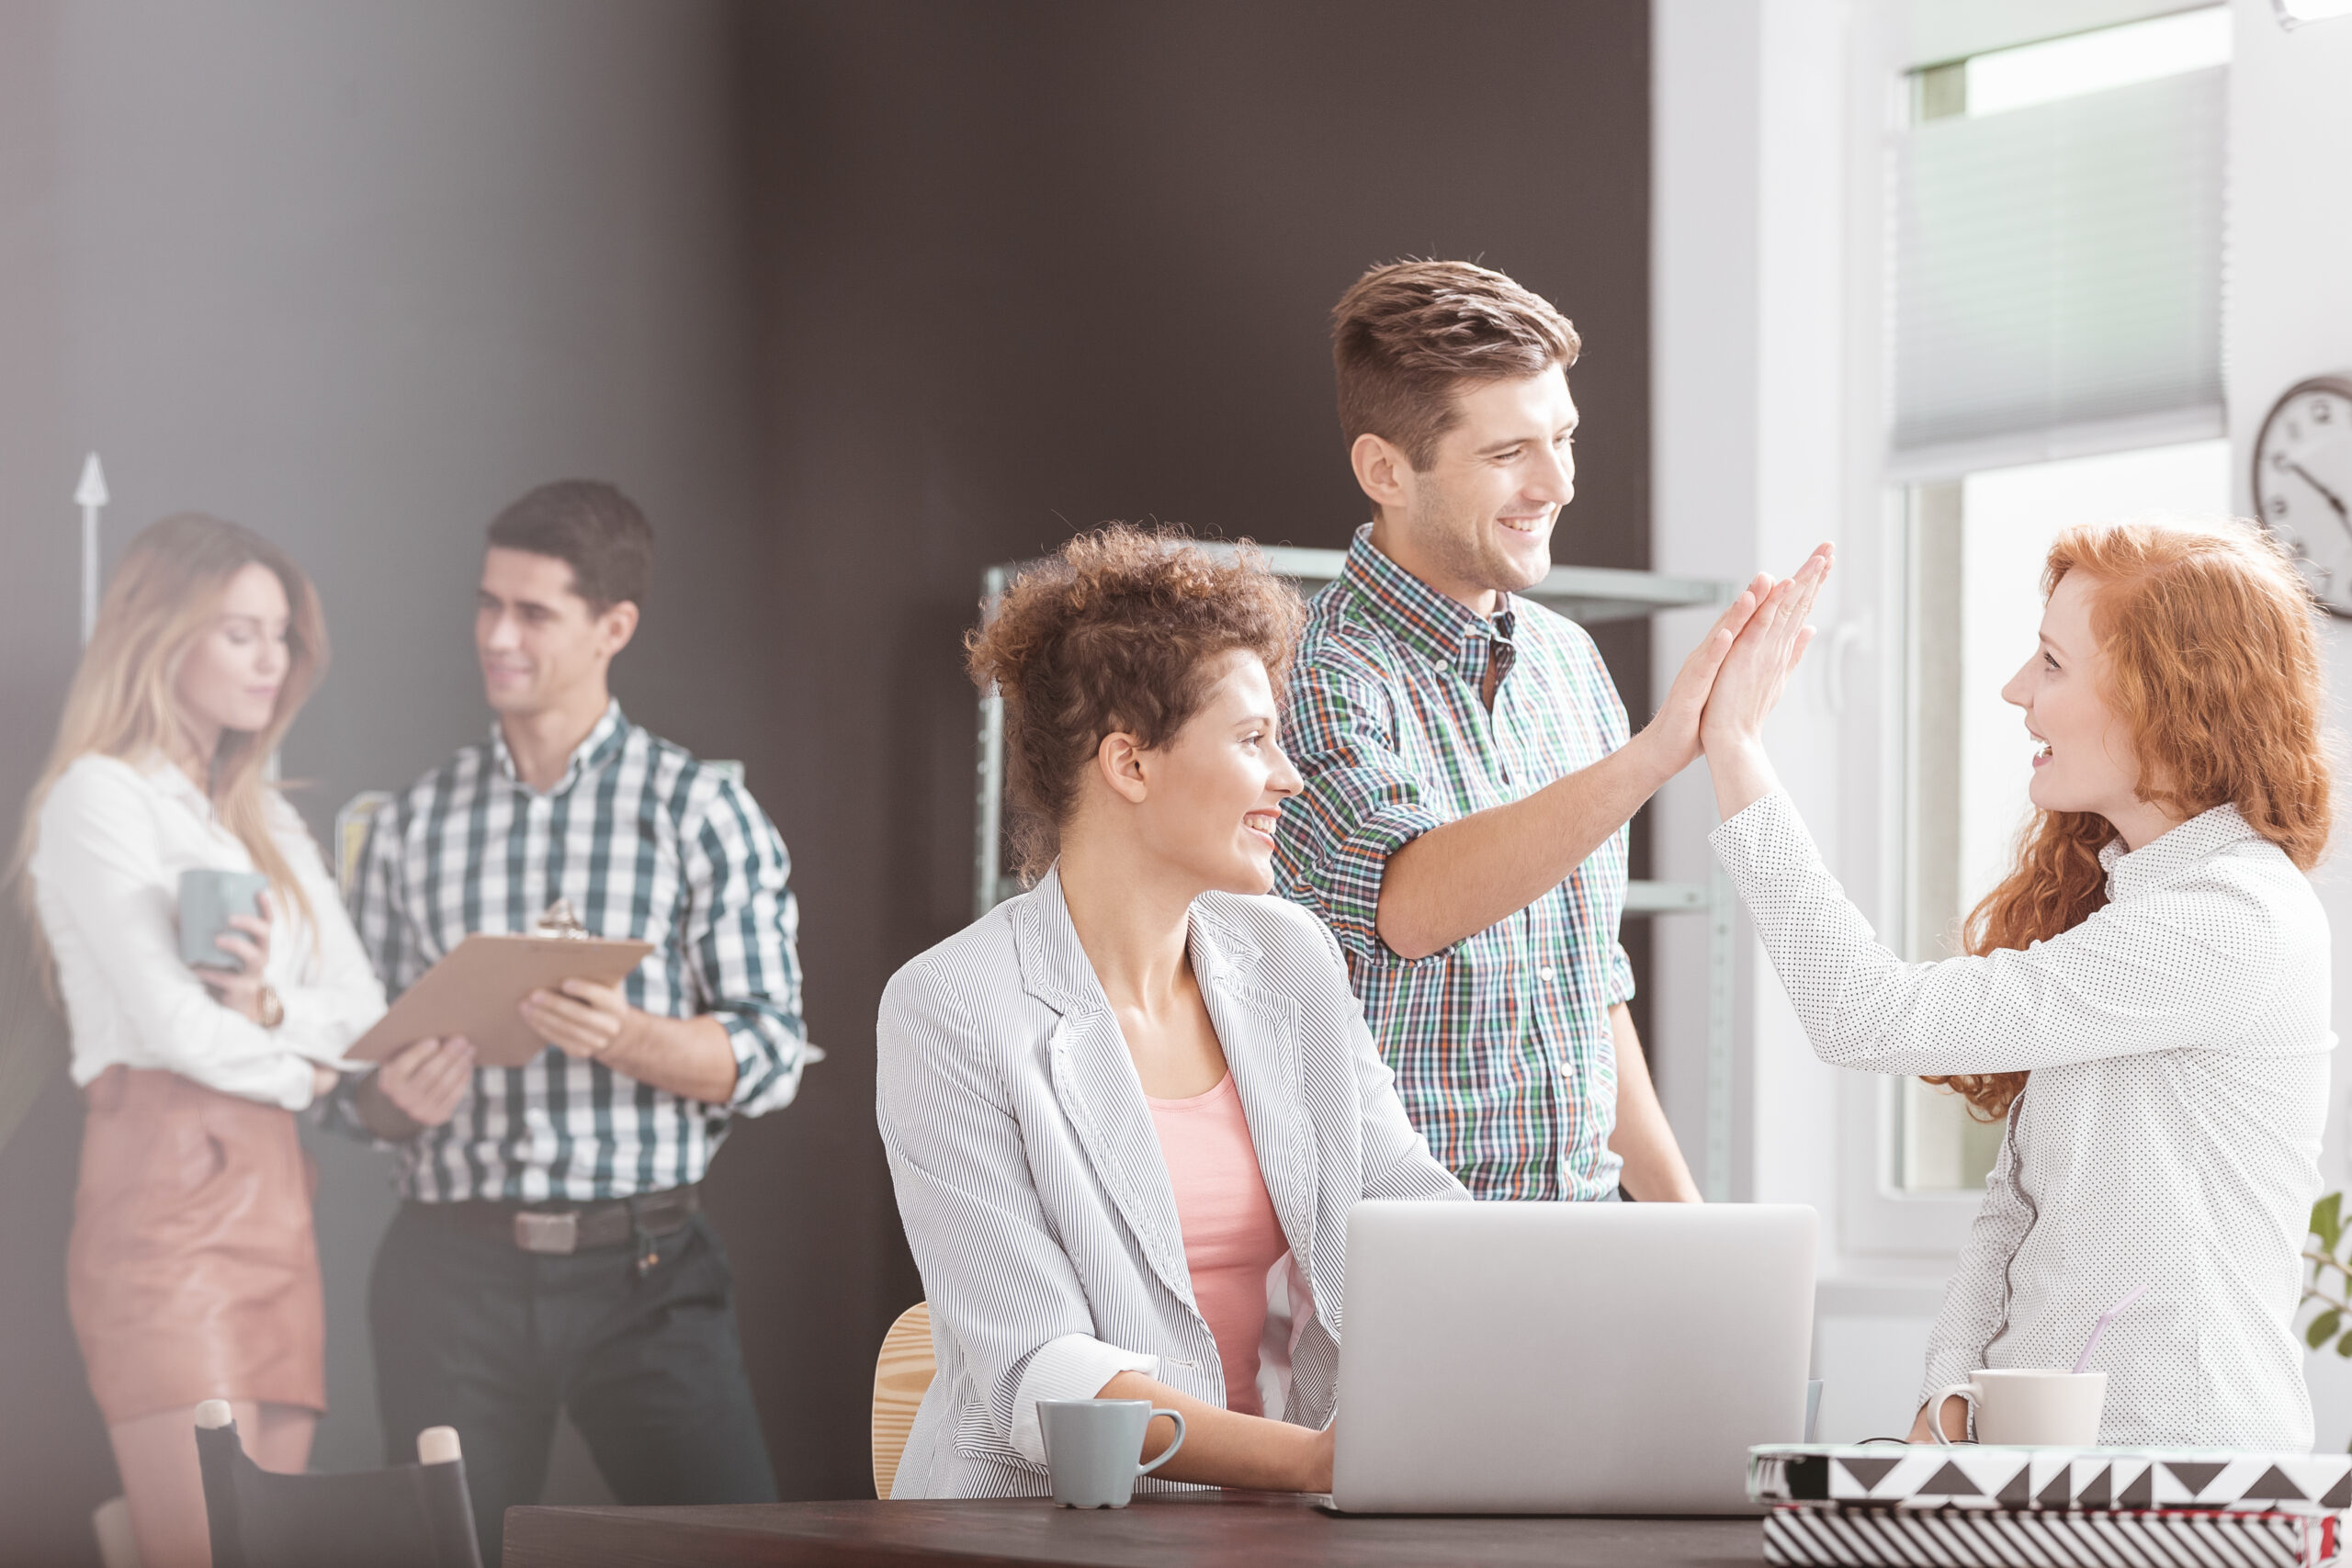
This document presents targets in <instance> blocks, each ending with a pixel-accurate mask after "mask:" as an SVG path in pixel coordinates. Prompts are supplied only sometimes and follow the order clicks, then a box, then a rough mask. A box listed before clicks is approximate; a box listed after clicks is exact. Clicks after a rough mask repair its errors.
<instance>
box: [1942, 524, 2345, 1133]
mask: <svg viewBox="0 0 2352 1568" xmlns="http://www.w3.org/2000/svg"><path fill="white" fill-rule="evenodd" d="M2075 571H2079V572H2081V573H2082V574H2083V575H2084V576H2086V577H2087V578H2089V579H2091V580H2092V581H2093V583H2094V584H2095V585H2096V588H2097V592H2096V593H2095V594H2094V595H2093V597H2092V600H2091V630H2092V633H2093V635H2094V636H2096V637H2098V646H2099V649H2100V650H2101V651H2102V652H2103V653H2105V654H2106V656H2107V661H2108V678H2107V682H2106V689H2105V690H2103V691H2102V692H2101V693H2100V695H2101V696H2102V697H2104V698H2105V699H2106V701H2107V703H2108V705H2109V707H2111V708H2112V709H2113V710H2114V712H2115V714H2116V716H2118V717H2120V718H2121V719H2122V720H2123V722H2124V725H2125V726H2126V728H2129V730H2130V731H2131V744H2132V750H2133V751H2134V752H2135V754H2136V755H2137V756H2138V757H2139V760H2140V798H2141V799H2143V800H2146V801H2150V802H2152V803H2154V804H2155V805H2158V806H2161V807H2164V808H2165V810H2166V811H2167V812H2168V813H2170V814H2171V815H2173V816H2175V817H2178V818H2182V819H2183V820H2186V819H2188V818H2191V817H2195V816H2198V815H2199V814H2200V813H2202V812H2206V811H2211V809H2212V808H2213V807H2217V806H2225V805H2226V806H2234V807H2237V809H2238V814H2239V815H2240V816H2242V817H2244V818H2245V820H2246V825H2247V826H2248V827H2250V828H2252V829H2254V830H2255V831H2256V832H2257V833H2259V834H2261V835H2262V836H2263V837H2264V838H2266V839H2267V840H2270V841H2271V842H2272V843H2274V844H2276V845H2278V847H2279V849H2281V850H2283V851H2284V852H2286V855H2287V858H2288V859H2289V860H2290V861H2292V862H2293V863H2295V865H2296V866H2297V867H2298V868H2299V869H2301V870H2303V871H2309V870H2310V869H2311V868H2312V866H2314V865H2316V864H2317V863H2319V859H2320V856H2321V855H2322V854H2324V853H2325V852H2326V849H2327V835H2328V829H2329V826H2330V821H2331V818H2332V815H2333V809H2334V807H2333V804H2332V802H2333V795H2332V794H2331V790H2330V782H2329V781H2330V775H2331V769H2330V766H2329V761H2328V752H2327V741H2326V738H2325V734H2324V727H2325V724H2326V716H2327V696H2326V686H2325V682H2324V678H2323V667H2322V664H2321V660H2320V650H2319V637H2318V633H2317V631H2316V630H2315V629H2314V625H2313V623H2314V619H2315V615H2314V612H2313V610H2312V603H2311V596H2310V594H2309V592H2307V591H2306V590H2305V589H2304V587H2303V583H2302V580H2301V578H2300V577H2299V576H2297V575H2296V572H2295V568H2294V566H2293V564H2292V563H2291V562H2290V561H2289V560H2288V559H2287V558H2286V556H2285V555H2284V554H2283V553H2282V552H2281V551H2280V550H2279V549H2278V547H2277V546H2276V545H2275V544H2273V543H2272V542H2271V540H2270V538H2269V536H2267V535H2266V534H2264V533H2262V532H2261V531H2259V530H2258V529H2256V527H2255V526H2254V525H2252V524H2233V525H2221V526H2203V525H2185V524H2158V523H2111V524H2103V525H2086V526H2081V527H2075V528H2069V529H2067V530H2066V531H2065V532H2064V533H2063V534H2061V535H2059V536H2058V541H2057V543H2056V544H2054V545H2052V547H2051V549H2050V558H2049V560H2048V562H2047V563H2046V564H2045V565H2044V566H2043V568H2042V570H2041V592H2042V596H2043V597H2044V598H2047V597H2048V596H2049V595H2050V594H2051V593H2052V592H2054V591H2055V590H2056V589H2057V587H2058V584H2059V582H2060V581H2061V580H2063V579H2064V577H2065V576H2066V575H2067V574H2068V573H2069V572H2075ZM2115 836H2116V833H2115V829H2114V826H2113V825H2112V824H2110V823H2109V821H2108V820H2107V818H2103V817H2100V816H2098V815H2097V814H2096V813H2092V812H2086V811H2038V812H2036V813H2035V814H2034V817H2033V819H2032V821H2031V822H2030V825H2029V826H2028V828H2027V830H2026V834H2025V840H2024V843H2023V846H2022V847H2021V848H2020V850H2019V851H2018V864H2017V869H2016V870H2014V871H2012V872H2010V873H2009V874H2008V876H2007V878H2005V879H2004V880H2003V881H2002V883H2001V885H2000V886H1997V887H1996V888H1994V889H1993V891H1992V892H1990V893H1988V894H1986V895H1985V899H1984V901H1983V902H1982V903H1980V904H1978V905H1977V906H1976V908H1975V909H1974V910H1973V911H1972V912H1971V913H1970V915H1969V917H1968V924H1967V927H1966V931H1965V939H1966V940H1965V945H1966V947H1967V950H1968V951H1969V952H1971V953H1993V952H1996V951H1998V950H2001V949H2004V948H2024V947H2028V946H2030V945H2031V944H2032V943H2034V942H2039V941H2041V940H2043V939H2045V938H2049V937H2053V936H2056V935H2057V934H2058V933H2059V932H2060V931H2067V930H2070V929H2072V928H2073V927H2075V926H2078V925H2080V924H2081V923H2082V922H2083V921H2085V920H2086V919H2090V917H2091V916H2092V915H2093V914H2094V913H2096V912H2097V911H2098V909H2099V908H2101V907H2102V906H2103V905H2105V904H2106V902H2107V871H2106V868H2105V867H2104V866H2102V865H2100V863H2099V858H2098V855H2099V851H2101V850H2102V849H2104V848H2106V847H2107V845H2108V844H2109V842H2110V841H2111V840H2113V839H2114V838H2115ZM2026 1078H2027V1075H2026V1074H2024V1073H2021V1072H2011V1073H1961V1074H1953V1075H1951V1076H1950V1077H1931V1078H1928V1079H1927V1080H1926V1081H1927V1082H1928V1083H1932V1084H1949V1085H1950V1086H1951V1088H1952V1089H1954V1090H1955V1091H1957V1092H1958V1093H1959V1094H1961V1095H1962V1096H1963V1097H1964V1098H1965V1099H1966V1100H1968V1102H1969V1104H1970V1105H1971V1106H1973V1108H1974V1111H1975V1114H1976V1115H1977V1116H1978V1117H1979V1118H1980V1119H1982V1120H1985V1121H1998V1120H1999V1119H2000V1118H2001V1117H2002V1116H2004V1115H2006V1114H2007V1112H2008V1109H2009V1106H2010V1105H2011V1103H2012V1102H2014V1101H2015V1100H2016V1099H2017V1097H2018V1095H2020V1094H2022V1093H2023V1092H2025V1086H2026Z"/></svg>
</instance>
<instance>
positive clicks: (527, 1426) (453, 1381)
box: [368, 1203, 775, 1568]
mask: <svg viewBox="0 0 2352 1568" xmlns="http://www.w3.org/2000/svg"><path fill="white" fill-rule="evenodd" d="M423 1208H424V1205H421V1204H416V1203H406V1204H402V1205H401V1212H400V1214H399V1216H398V1217H397V1218H395V1219H394V1220H393V1221H392V1227H391V1230H390V1232H389V1233H388V1234H387V1235H385V1237H384V1245H383V1247H382V1249H381V1250H379V1252H378V1253H377V1254H376V1269H375V1274H374V1278H373V1280H371V1282H370V1289H369V1303H368V1323H369V1327H370V1329H371V1330H372V1331H373V1337H374V1340H375V1349H376V1391H377V1394H376V1396H377V1403H378V1404H379V1406H380V1408H381V1410H382V1413H383V1422H384V1447H385V1450H386V1458H387V1459H388V1460H389V1461H390V1462H392V1463H395V1464H397V1463H402V1462H406V1461H411V1460H413V1457H414V1455H415V1452H416V1435H417V1433H418V1432H420V1431H422V1430H424V1428H425V1427H456V1428H457V1429H458V1440H459V1442H460V1443H461V1444H462V1445H463V1447H464V1451H465V1461H466V1483H467V1485H468V1487H469V1488H470V1489H471V1491H472V1494H473V1504H474V1524H475V1528H476V1529H477V1530H478V1531H479V1532H480V1534H481V1555H482V1562H484V1563H485V1564H490V1565H492V1568H495V1564H496V1563H497V1562H498V1561H499V1554H500V1545H501V1542H500V1534H501V1530H502V1528H503V1520H504V1518H505V1516H506V1510H507V1508H508V1507H510V1506H515V1505H517V1504H531V1503H536V1502H537V1501H538V1500H539V1493H540V1490H541V1488H542V1487H543V1486H544V1485H545V1484H546V1483H547V1473H548V1450H550V1448H551V1447H552V1446H553V1444H554V1440H555V1420H556V1415H557V1413H558V1412H559V1411H564V1410H568V1411H570V1412H571V1420H572V1424H573V1425H574V1426H575V1427H579V1429H580V1435H581V1436H582V1438H586V1439H587V1442H588V1448H589V1451H590V1452H592V1453H593V1454H594V1456H595V1459H596V1468H597V1469H598V1470H599V1471H601V1472H603V1473H604V1477H605V1484H606V1485H608V1486H610V1487H611V1488H612V1490H613V1495H614V1496H615V1497H616V1498H617V1499H619V1500H620V1501H621V1502H623V1503H627V1504H652V1503H673V1504H684V1503H769V1502H774V1501H775V1472H773V1471H772V1470H771V1469H770V1468H769V1466H768V1454H767V1445H766V1443H765V1441H764V1440H763V1438H761V1436H760V1420H759V1414H758V1412H757V1411H755V1410H754V1409H753V1408H752V1391H751V1386H750V1384H749V1383H748V1382H746V1381H745V1379H744V1375H743V1353H742V1348H741V1344H740V1343H739V1342H738V1340H737V1338H736V1334H735V1307H734V1301H733V1282H734V1276H733V1274H732V1272H731V1271H730V1270H729V1268H728V1266H727V1254H726V1252H725V1250H724V1249H723V1248H722V1247H720V1246H719V1243H718V1235H717V1233H716V1232H714V1231H712V1230H711V1228H710V1226H709V1224H708V1222H707V1221H706V1220H705V1219H704V1218H703V1217H702V1216H701V1215H699V1214H697V1215H695V1216H694V1218H693V1219H692V1221H691V1222H689V1224H687V1226H686V1228H684V1230H680V1231H675V1232H673V1233H672V1234H670V1235H665V1236H662V1238H661V1239H660V1241H659V1243H658V1244H657V1246H658V1250H659V1256H660V1261H659V1262H657V1263H656V1264H655V1265H654V1266H653V1268H652V1269H650V1270H649V1271H647V1272H645V1273H644V1274H642V1275H640V1274H639V1271H638V1268H637V1262H636V1253H635V1251H634V1249H632V1248H631V1247H629V1246H628V1245H627V1244H623V1245H621V1246H617V1247H597V1248H594V1249H593V1250H588V1251H582V1252H578V1253H574V1254H571V1256H569V1257H552V1256H548V1255H547V1254H542V1253H530V1252H524V1251H521V1250H520V1249H518V1248H516V1247H514V1246H512V1245H510V1244H508V1243H506V1242H503V1241H498V1240H493V1239H492V1238H490V1237H487V1236H482V1235H472V1234H469V1233H467V1232H464V1231H460V1230H458V1228H457V1227H455V1226H453V1225H451V1224H448V1223H447V1221H445V1220H441V1219H436V1218H435V1216H433V1215H432V1214H429V1213H423V1212H421V1211H422V1209H423Z"/></svg>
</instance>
